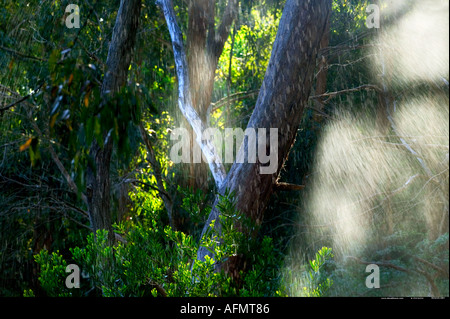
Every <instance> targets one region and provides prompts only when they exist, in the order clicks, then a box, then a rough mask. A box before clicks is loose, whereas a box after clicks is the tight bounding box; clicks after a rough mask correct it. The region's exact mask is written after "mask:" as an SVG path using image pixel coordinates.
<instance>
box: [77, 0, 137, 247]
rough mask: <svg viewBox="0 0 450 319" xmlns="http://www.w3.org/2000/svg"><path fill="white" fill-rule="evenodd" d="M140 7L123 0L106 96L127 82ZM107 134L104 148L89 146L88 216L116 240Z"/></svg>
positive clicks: (95, 226) (104, 87)
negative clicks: (90, 162)
mask: <svg viewBox="0 0 450 319" xmlns="http://www.w3.org/2000/svg"><path fill="white" fill-rule="evenodd" d="M140 9H141V0H121V1H120V7H119V11H118V13H117V18H116V23H115V26H114V30H113V34H112V39H111V44H110V47H109V52H108V58H107V61H106V70H105V71H106V73H105V77H104V79H103V84H102V88H101V93H102V96H103V97H104V98H109V96H110V95H112V94H114V93H116V92H118V91H119V89H120V88H121V87H122V86H123V85H125V83H126V79H127V75H128V68H129V65H130V62H131V54H132V50H133V48H134V44H135V39H136V31H137V27H138V22H139V15H140ZM104 136H105V143H104V146H103V148H102V147H100V146H99V143H98V141H96V140H94V142H93V143H92V146H91V149H90V155H91V157H92V159H93V163H94V165H95V170H93V169H88V174H87V192H86V193H87V199H88V208H89V217H90V220H91V224H92V228H93V231H94V233H95V232H96V231H97V230H98V229H106V230H108V234H109V242H110V243H113V242H114V232H113V229H112V221H111V211H110V207H111V195H110V190H111V186H110V163H111V154H112V150H113V142H112V138H107V132H105V134H104Z"/></svg>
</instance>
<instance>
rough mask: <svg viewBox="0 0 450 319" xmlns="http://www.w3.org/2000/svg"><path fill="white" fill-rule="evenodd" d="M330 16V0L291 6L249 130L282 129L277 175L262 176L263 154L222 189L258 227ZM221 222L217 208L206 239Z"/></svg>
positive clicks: (296, 1)
mask: <svg viewBox="0 0 450 319" xmlns="http://www.w3.org/2000/svg"><path fill="white" fill-rule="evenodd" d="M330 12H331V1H330V0H316V1H309V0H288V1H287V2H286V5H285V8H284V11H283V15H282V17H281V21H280V24H279V28H278V33H277V37H276V39H275V43H274V46H273V50H272V56H271V59H270V62H269V65H268V67H267V71H266V74H265V78H264V82H263V85H262V87H261V90H260V93H259V96H258V100H257V102H256V106H255V110H254V112H253V114H252V116H251V118H250V121H249V123H248V126H247V127H248V128H254V129H257V128H266V131H269V129H270V128H277V129H278V135H279V139H278V148H277V151H278V161H277V165H278V166H277V169H276V172H274V173H273V174H261V173H260V167H261V164H260V160H259V158H260V154H258V156H257V160H256V163H248V162H246V163H243V164H239V163H236V162H235V163H234V164H233V166H232V167H231V169H230V172H229V173H228V176H227V177H226V179H225V181H224V182H223V184H222V187H221V189H220V193H222V194H224V192H225V190H226V189H228V190H230V191H231V192H233V191H235V194H236V208H237V209H238V210H240V211H241V212H243V213H245V214H246V215H247V216H249V217H250V218H251V219H252V220H253V221H254V222H255V224H256V225H257V226H259V225H260V224H261V222H262V220H263V215H264V210H265V208H266V206H267V204H268V201H269V198H270V196H271V194H272V192H273V190H274V186H275V184H276V182H277V179H278V176H279V173H280V170H281V168H282V167H283V164H284V162H285V161H286V159H287V158H288V154H289V151H290V149H291V147H292V145H293V144H294V140H295V136H296V134H297V130H298V127H299V125H300V121H301V118H302V114H303V110H304V107H305V105H306V104H307V101H308V97H309V94H310V91H311V86H312V82H313V78H314V69H315V66H316V58H317V53H318V50H319V47H320V41H321V39H322V36H323V33H324V32H325V29H326V25H327V20H328V18H329V15H330ZM266 140H267V138H266ZM272 147H273V146H272ZM247 150H248V145H245V144H243V147H241V149H240V150H239V152H240V153H242V152H246V151H247ZM269 150H270V143H267V144H266V151H268V152H269ZM275 151H276V150H275ZM242 154H245V153H242ZM264 155H265V154H264ZM218 216H219V212H218V210H217V208H216V207H214V208H213V210H212V212H211V214H210V216H209V218H208V221H207V222H206V225H205V228H204V230H203V234H205V233H206V231H207V230H208V228H209V225H210V222H211V221H212V220H216V219H217V218H218ZM215 227H218V230H219V232H220V225H219V223H215ZM256 228H258V227H256ZM256 231H257V230H256ZM203 234H202V236H203ZM249 235H252V234H249ZM253 235H254V234H253ZM206 255H210V256H211V253H210V252H209V251H208V250H207V249H206V248H204V247H202V248H200V249H199V251H198V254H197V258H198V259H199V260H203V259H204V258H205V256H206ZM244 264H245V263H242V260H240V258H239V257H233V258H229V259H228V261H227V265H223V267H225V268H224V269H225V270H226V271H227V272H228V273H230V274H231V275H232V276H234V277H235V278H236V277H237V276H238V274H239V271H240V270H243V265H244Z"/></svg>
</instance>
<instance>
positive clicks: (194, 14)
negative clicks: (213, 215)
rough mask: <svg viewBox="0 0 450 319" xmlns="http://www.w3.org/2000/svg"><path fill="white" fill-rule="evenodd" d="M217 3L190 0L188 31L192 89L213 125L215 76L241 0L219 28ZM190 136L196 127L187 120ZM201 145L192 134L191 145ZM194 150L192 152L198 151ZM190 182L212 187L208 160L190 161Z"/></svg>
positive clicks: (231, 2) (194, 185)
mask: <svg viewBox="0 0 450 319" xmlns="http://www.w3.org/2000/svg"><path fill="white" fill-rule="evenodd" d="M214 9H215V4H214V1H213V0H191V1H190V2H189V22H188V31H187V43H186V49H187V63H188V68H189V80H190V90H191V96H192V103H193V106H194V109H195V110H196V111H197V113H198V115H199V116H200V119H201V120H202V121H203V122H204V123H205V124H206V126H209V123H207V119H208V113H207V112H208V108H209V106H210V104H211V99H212V92H213V89H214V78H215V74H216V69H217V64H218V62H219V58H220V55H221V54H222V51H223V48H224V45H225V42H226V40H227V39H228V36H229V34H230V28H231V25H232V23H233V21H234V19H235V17H236V13H237V0H229V1H228V5H227V8H226V10H225V13H224V15H223V17H222V22H221V24H220V26H219V27H218V28H217V31H216V28H215V10H214ZM185 124H186V127H187V128H188V131H189V133H190V136H193V135H192V134H193V131H192V128H191V127H190V125H189V124H188V123H185ZM194 148H196V151H199V150H198V148H199V146H198V145H197V143H196V142H195V141H194V139H192V138H191V149H192V150H193V149H194ZM194 153H195V151H194V152H192V154H194ZM187 166H188V169H187V173H188V178H187V185H185V186H189V187H191V188H193V189H194V190H197V189H200V190H203V191H205V192H206V190H207V188H208V182H207V179H208V165H207V163H205V162H203V161H202V163H194V162H193V160H192V159H191V163H190V164H188V165H187Z"/></svg>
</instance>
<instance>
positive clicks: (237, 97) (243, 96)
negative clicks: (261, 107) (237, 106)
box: [211, 90, 259, 113]
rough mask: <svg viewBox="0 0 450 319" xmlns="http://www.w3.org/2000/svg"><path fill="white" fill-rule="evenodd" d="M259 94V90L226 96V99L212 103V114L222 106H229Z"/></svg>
mask: <svg viewBox="0 0 450 319" xmlns="http://www.w3.org/2000/svg"><path fill="white" fill-rule="evenodd" d="M258 93H259V90H251V91H246V92H237V93H233V94H230V95H229V96H225V97H223V98H221V99H220V100H218V101H216V102H214V103H211V106H212V111H211V112H212V113H214V112H215V111H217V110H218V109H220V108H221V107H222V106H224V105H227V104H228V103H231V102H234V101H238V100H242V99H246V98H248V97H254V96H257V95H258Z"/></svg>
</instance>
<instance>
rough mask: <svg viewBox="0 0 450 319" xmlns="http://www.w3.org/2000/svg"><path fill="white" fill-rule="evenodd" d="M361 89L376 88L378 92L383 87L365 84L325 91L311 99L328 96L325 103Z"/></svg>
mask: <svg viewBox="0 0 450 319" xmlns="http://www.w3.org/2000/svg"><path fill="white" fill-rule="evenodd" d="M361 90H375V91H377V92H381V89H380V88H379V87H378V86H376V85H373V84H364V85H361V86H358V87H355V88H351V89H345V90H341V91H336V92H330V93H324V94H320V95H313V96H310V97H309V98H310V99H319V98H323V97H328V99H327V100H325V101H323V103H326V102H328V101H329V100H330V99H331V98H333V97H336V96H337V95H339V94H344V93H352V92H357V91H361Z"/></svg>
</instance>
